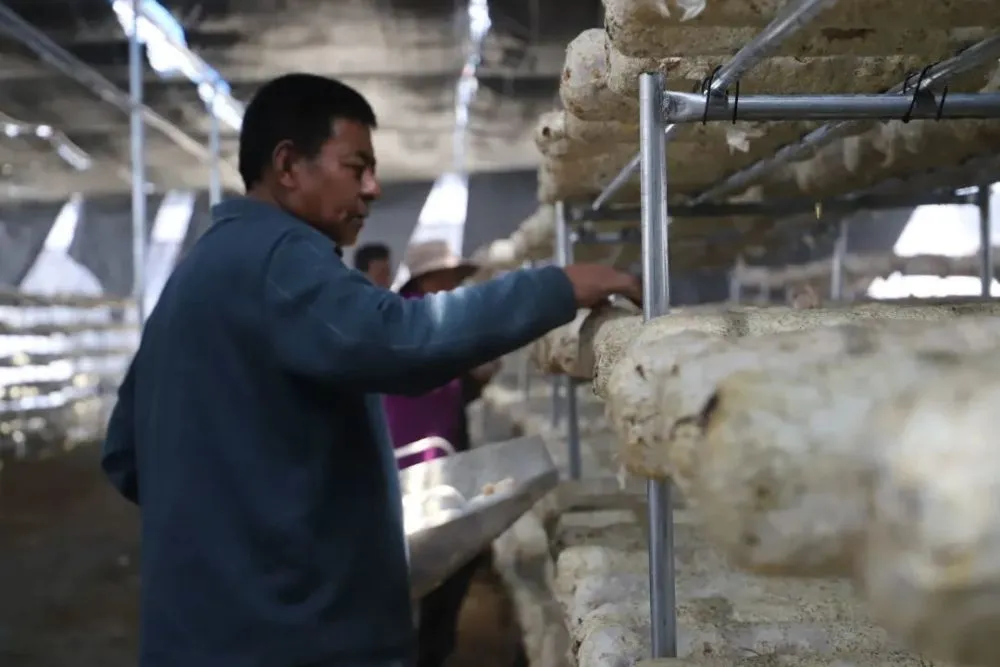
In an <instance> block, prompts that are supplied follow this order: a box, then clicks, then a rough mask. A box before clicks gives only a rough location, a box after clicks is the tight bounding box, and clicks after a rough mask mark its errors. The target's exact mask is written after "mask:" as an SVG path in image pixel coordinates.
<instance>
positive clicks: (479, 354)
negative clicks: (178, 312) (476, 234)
mask: <svg viewBox="0 0 1000 667" xmlns="http://www.w3.org/2000/svg"><path fill="white" fill-rule="evenodd" d="M309 231H311V230H308V231H304V232H289V233H287V234H286V235H285V236H284V237H283V239H282V240H281V241H280V242H279V243H278V245H277V246H276V247H275V249H274V250H273V252H272V254H271V257H270V260H269V263H268V267H267V271H266V276H265V284H264V303H265V306H264V313H265V315H264V316H265V319H266V320H267V323H266V326H267V327H268V330H269V335H270V340H271V346H272V348H273V350H274V353H275V355H276V358H277V361H278V363H279V364H280V365H281V366H282V367H283V368H284V369H285V370H286V371H288V372H290V373H294V374H297V375H301V376H305V377H309V378H311V379H314V380H317V381H322V382H325V383H329V384H331V385H335V386H337V387H340V388H342V389H346V390H350V391H353V392H364V393H380V394H403V395H419V394H422V393H425V392H427V391H430V390H431V389H433V388H435V387H437V386H440V385H442V384H444V383H445V382H448V381H450V380H451V379H452V378H454V377H457V376H459V375H461V374H462V373H464V372H466V371H468V370H469V369H471V368H473V367H475V366H477V365H479V364H481V363H484V362H486V361H489V360H491V359H495V358H497V357H500V356H502V355H504V354H507V353H509V352H511V351H513V350H516V349H518V348H520V347H522V346H524V345H526V344H527V343H529V342H530V341H532V340H534V339H536V338H538V337H540V336H541V335H542V334H544V333H546V332H547V331H549V330H550V329H553V328H555V327H557V326H560V325H562V324H565V323H566V322H569V321H570V320H572V319H573V317H574V316H575V313H576V305H575V300H574V296H573V288H572V285H571V284H570V282H569V280H568V278H567V277H566V275H565V273H563V271H562V270H561V269H559V268H556V267H548V268H543V269H535V270H523V271H515V272H513V273H510V274H507V275H506V276H504V277H502V278H499V279H497V280H493V281H490V282H487V283H483V284H480V285H476V286H473V287H462V288H459V289H457V290H454V291H451V292H442V293H439V294H433V295H428V296H426V297H424V298H421V299H404V298H402V297H400V296H398V295H397V294H394V293H393V292H390V291H388V290H384V289H380V288H378V287H375V286H374V285H372V284H371V283H369V282H368V281H367V280H365V279H364V278H363V277H362V276H361V275H360V274H358V273H356V272H354V271H351V270H350V269H348V268H347V267H346V266H344V264H343V262H341V261H340V259H339V258H338V257H337V256H336V255H335V254H334V253H333V252H332V251H331V250H330V249H329V247H328V246H326V245H325V244H324V243H322V242H320V241H319V240H318V239H315V238H312V237H311V235H310V234H309Z"/></svg>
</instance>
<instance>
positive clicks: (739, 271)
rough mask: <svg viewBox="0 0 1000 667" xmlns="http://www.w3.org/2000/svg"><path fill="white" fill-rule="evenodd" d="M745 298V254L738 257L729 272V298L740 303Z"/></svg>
mask: <svg viewBox="0 0 1000 667" xmlns="http://www.w3.org/2000/svg"><path fill="white" fill-rule="evenodd" d="M742 298H743V255H740V256H739V257H737V258H736V264H735V265H734V266H733V269H732V271H730V272H729V300H730V301H731V302H733V303H739V302H740V299H742Z"/></svg>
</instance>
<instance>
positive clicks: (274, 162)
mask: <svg viewBox="0 0 1000 667" xmlns="http://www.w3.org/2000/svg"><path fill="white" fill-rule="evenodd" d="M298 161H299V156H298V152H297V151H296V150H295V146H294V145H293V144H292V142H291V141H287V140H286V141H282V142H281V143H279V144H278V145H277V146H275V147H274V151H272V152H271V169H272V170H273V171H274V174H275V175H276V176H277V177H278V182H279V183H281V185H283V186H284V187H286V188H293V187H295V184H296V178H295V169H296V167H297V166H298Z"/></svg>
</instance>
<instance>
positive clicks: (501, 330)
mask: <svg viewBox="0 0 1000 667" xmlns="http://www.w3.org/2000/svg"><path fill="white" fill-rule="evenodd" d="M375 126H376V120H375V113H374V111H373V110H372V108H371V106H370V105H369V103H368V102H367V100H365V98H364V97H363V96H362V95H361V94H360V93H358V92H357V91H356V90H354V89H353V88H351V87H349V86H347V85H345V84H343V83H341V82H339V81H336V80H333V79H328V78H326V77H321V76H315V75H310V74H288V75H284V76H282V77H279V78H277V79H275V80H273V81H271V82H269V83H267V84H265V85H264V86H263V87H262V88H261V89H260V90H258V91H257V93H256V94H255V95H254V97H253V99H252V100H251V101H250V103H249V104H248V105H247V109H246V113H245V114H244V118H243V126H242V128H241V130H240V149H239V163H240V164H239V170H240V174H241V175H242V176H243V180H244V183H245V185H246V190H247V192H246V196H244V197H235V198H232V199H229V200H227V201H224V202H222V203H221V204H218V205H217V206H215V207H214V208H213V211H212V217H213V225H212V229H211V230H210V231H208V232H207V233H205V234H204V235H203V236H202V237H201V238H200V239H199V240H198V242H197V244H195V246H194V247H193V248H192V249H191V251H190V252H188V253H187V255H186V256H185V257H184V259H182V260H181V261H180V262H179V263H178V265H177V267H176V269H175V270H174V272H173V275H172V276H171V277H170V280H169V281H167V284H166V287H165V288H164V290H163V294H162V296H161V297H160V299H159V301H158V302H157V304H156V307H155V308H153V310H152V312H151V313H150V315H149V318H148V320H147V321H146V323H145V326H144V328H143V330H142V337H141V341H140V343H139V347H138V350H137V351H136V354H135V357H134V358H133V360H132V363H131V364H130V366H129V368H128V371H127V372H126V374H125V377H124V379H123V381H122V385H121V387H120V388H119V390H118V401H117V403H116V405H115V407H114V409H113V411H112V413H111V417H110V419H109V422H108V428H107V434H106V437H105V442H104V446H103V449H102V452H101V466H102V468H103V469H104V472H105V474H106V475H107V476H108V478H109V480H110V481H111V483H112V484H113V485H114V486H115V488H116V489H117V490H118V492H119V493H121V495H122V496H123V497H125V498H126V499H128V500H130V501H131V502H133V503H135V504H136V505H137V506H139V510H140V513H141V521H142V554H143V557H142V567H141V572H140V578H141V590H142V598H141V601H140V628H141V629H140V636H141V639H140V648H139V661H138V664H139V665H140V667H260V666H261V665H266V666H267V667H303V666H305V665H308V666H309V667H409V666H410V665H412V663H413V658H414V656H415V649H416V643H417V638H416V633H415V628H414V626H413V609H412V603H411V600H410V575H409V565H408V563H407V549H406V541H405V536H404V527H403V507H402V497H401V493H400V486H399V474H398V471H397V467H396V461H395V456H394V455H393V448H392V441H391V438H390V437H389V433H388V429H387V427H386V422H385V415H384V410H383V406H382V401H381V395H383V394H407V395H419V394H424V393H426V392H428V391H430V390H431V389H434V388H436V387H439V386H441V385H442V384H444V383H447V382H448V381H450V380H451V379H452V378H454V377H456V376H458V375H461V374H462V373H464V372H466V371H468V370H469V369H472V368H475V367H477V366H479V365H481V364H484V363H487V362H489V361H491V360H493V359H497V358H499V357H501V356H503V355H505V354H508V353H510V352H513V351H514V350H517V349H519V348H521V347H524V346H525V345H527V344H528V343H530V342H531V341H533V340H535V339H537V338H538V337H540V336H542V335H544V334H545V333H546V332H548V331H550V330H552V329H554V328H556V327H558V326H561V325H563V324H566V323H568V322H570V321H571V320H572V319H573V318H574V317H575V316H576V313H577V309H578V308H588V307H591V306H594V305H596V304H598V303H600V302H602V301H605V300H606V299H607V298H608V297H609V296H610V295H612V294H615V293H623V294H625V295H628V296H631V297H633V298H639V294H640V289H639V285H638V283H637V282H636V280H635V279H634V278H633V277H631V276H629V275H627V274H625V273H622V272H619V271H616V270H614V269H612V268H611V267H608V266H595V265H576V266H568V267H565V268H560V267H555V266H551V267H546V268H540V269H526V270H520V271H513V272H511V273H509V274H507V275H506V276H503V277H501V278H497V279H494V280H491V281H488V282H485V283H482V284H479V285H474V286H471V287H462V288H459V289H456V290H452V291H447V292H438V293H435V294H428V295H426V296H423V297H421V298H414V299H406V298H403V297H402V296H401V295H399V294H395V293H393V292H392V291H390V290H387V289H384V288H381V287H378V286H376V285H373V284H372V282H371V281H370V280H368V279H367V278H366V277H365V276H363V275H362V274H361V273H359V272H358V271H355V270H354V269H352V268H349V267H348V266H346V265H345V264H344V260H343V259H342V254H341V249H342V248H344V247H347V246H350V245H353V244H354V243H355V242H356V240H357V237H358V234H359V233H360V231H361V230H362V228H363V227H364V223H365V220H366V217H367V215H368V212H369V208H370V205H371V204H372V203H373V202H374V201H375V200H377V199H378V198H379V195H380V193H381V186H380V184H379V181H378V178H377V176H376V159H375V150H374V146H373V141H372V131H373V128H374V127H375Z"/></svg>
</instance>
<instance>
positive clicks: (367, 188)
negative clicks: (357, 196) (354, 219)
mask: <svg viewBox="0 0 1000 667" xmlns="http://www.w3.org/2000/svg"><path fill="white" fill-rule="evenodd" d="M381 196H382V184H381V183H379V182H378V177H377V176H375V172H373V171H369V172H367V173H366V174H365V178H364V181H362V183H361V197H362V198H363V199H364V200H365V201H374V200H376V199H378V198H379V197H381Z"/></svg>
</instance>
